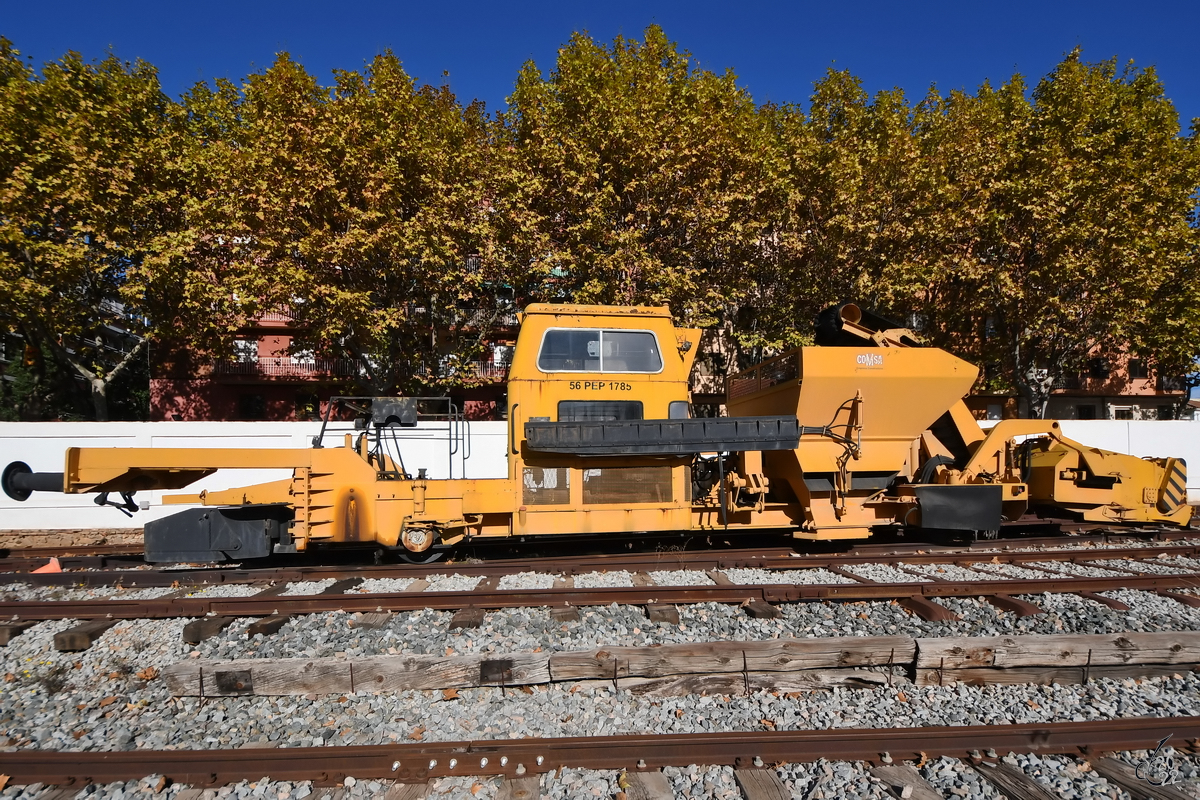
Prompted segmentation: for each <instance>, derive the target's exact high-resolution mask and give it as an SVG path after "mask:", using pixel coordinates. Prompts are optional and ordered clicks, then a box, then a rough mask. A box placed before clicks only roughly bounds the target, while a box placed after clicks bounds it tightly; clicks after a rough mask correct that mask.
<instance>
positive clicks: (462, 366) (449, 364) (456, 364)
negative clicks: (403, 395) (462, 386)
mask: <svg viewBox="0 0 1200 800" xmlns="http://www.w3.org/2000/svg"><path fill="white" fill-rule="evenodd" d="M508 367H509V365H508V364H506V363H503V362H501V363H499V364H497V363H496V361H495V360H494V359H484V360H481V361H456V360H452V359H446V360H444V361H443V362H442V363H441V364H440V365H439V367H438V370H437V374H436V375H435V374H434V373H433V371H432V370H430V369H429V368H428V367H426V366H421V367H418V368H417V370H416V372H415V373H414V374H415V375H416V377H418V378H422V379H426V380H429V379H442V380H461V381H471V382H484V383H503V382H504V381H506V380H508Z"/></svg>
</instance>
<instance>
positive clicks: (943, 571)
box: [909, 564, 1003, 581]
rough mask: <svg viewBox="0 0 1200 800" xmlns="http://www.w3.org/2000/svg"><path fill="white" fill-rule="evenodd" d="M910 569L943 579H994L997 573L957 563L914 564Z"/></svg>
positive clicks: (936, 578)
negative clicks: (978, 570) (989, 572)
mask: <svg viewBox="0 0 1200 800" xmlns="http://www.w3.org/2000/svg"><path fill="white" fill-rule="evenodd" d="M909 569H913V570H916V571H917V572H921V573H924V574H925V575H928V576H929V577H930V578H934V579H935V580H943V581H994V580H996V578H997V577H1001V578H1002V579H1003V576H996V575H989V574H987V573H986V572H976V571H975V570H972V569H967V568H966V567H960V566H958V565H957V564H912V565H910V566H909Z"/></svg>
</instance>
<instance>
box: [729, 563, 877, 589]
mask: <svg viewBox="0 0 1200 800" xmlns="http://www.w3.org/2000/svg"><path fill="white" fill-rule="evenodd" d="M722 572H724V573H725V575H726V577H728V578H729V580H731V581H733V582H734V583H740V584H760V583H786V584H793V585H809V586H812V585H820V584H829V583H854V582H855V581H854V580H853V579H851V578H846V577H844V576H842V575H838V574H837V573H836V572H830V571H829V570H827V569H821V568H820V567H817V568H807V569H786V570H780V569H751V568H733V569H726V570H722Z"/></svg>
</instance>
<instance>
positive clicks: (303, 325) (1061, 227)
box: [0, 27, 1200, 418]
mask: <svg viewBox="0 0 1200 800" xmlns="http://www.w3.org/2000/svg"><path fill="white" fill-rule="evenodd" d="M1198 187H1200V150H1198V148H1197V132H1196V130H1195V129H1194V128H1193V130H1192V131H1191V132H1190V133H1189V134H1184V133H1183V132H1182V131H1181V129H1180V124H1179V120H1178V117H1177V115H1176V112H1175V110H1174V108H1173V106H1172V105H1171V103H1170V101H1169V100H1168V99H1167V98H1166V97H1165V96H1164V94H1163V88H1162V86H1161V84H1160V83H1159V81H1158V79H1157V77H1156V75H1155V73H1154V71H1153V69H1137V68H1135V67H1134V66H1132V65H1128V66H1124V67H1121V66H1120V65H1118V64H1117V62H1116V61H1115V60H1114V61H1105V62H1101V63H1098V64H1089V63H1086V62H1085V61H1083V59H1082V57H1081V54H1080V53H1079V52H1078V51H1076V52H1073V53H1071V54H1069V55H1068V56H1067V57H1066V58H1065V59H1064V60H1063V61H1062V63H1061V64H1059V65H1058V66H1057V67H1056V68H1055V69H1054V70H1053V71H1052V72H1051V73H1050V74H1049V75H1047V76H1045V77H1044V78H1043V79H1041V80H1040V81H1038V82H1037V83H1036V85H1034V86H1033V88H1032V89H1030V86H1029V84H1027V82H1026V81H1025V79H1024V78H1023V77H1022V76H1020V75H1014V76H1011V77H1010V78H1008V79H1007V80H1006V81H1004V82H1003V83H1001V84H999V85H997V86H993V84H991V83H985V84H983V85H982V86H981V87H979V88H978V89H977V90H976V91H974V92H964V91H956V92H951V93H949V94H942V93H940V92H938V91H937V90H936V89H930V90H929V92H927V93H926V94H925V95H924V96H923V97H921V98H919V99H916V100H915V101H914V100H912V99H910V98H908V97H907V96H906V95H905V94H904V93H903V92H901V91H899V90H891V91H884V92H879V93H876V94H875V95H873V96H872V95H869V94H868V93H867V92H866V91H865V90H864V88H863V86H862V84H861V82H860V81H859V80H857V79H856V78H855V77H854V76H853V75H851V74H849V73H846V72H839V71H830V72H828V73H827V74H826V75H825V76H823V77H822V78H820V79H819V80H818V81H817V82H816V83H815V84H814V89H813V93H812V96H811V98H809V102H808V103H807V104H803V105H802V104H793V105H764V106H759V105H757V104H755V102H754V101H753V99H752V97H751V95H750V93H749V91H748V90H747V89H746V88H745V87H743V86H741V85H740V84H739V83H738V81H737V79H736V76H735V75H734V74H733V73H731V72H726V73H723V74H717V73H714V72H711V71H708V70H705V69H702V68H700V67H698V66H697V63H696V61H695V59H694V58H693V57H692V56H691V55H690V54H689V53H687V52H686V51H684V50H681V49H680V48H679V47H678V46H677V45H676V44H675V43H673V42H671V41H670V40H669V39H668V38H667V36H666V35H665V34H664V33H663V31H662V30H660V29H659V28H657V27H651V28H648V29H647V30H646V31H645V35H644V37H643V38H642V40H640V41H639V40H635V39H628V38H624V37H618V38H617V39H615V40H614V41H613V42H612V43H611V44H605V43H599V42H596V41H595V40H593V39H592V38H591V37H589V36H587V35H586V34H576V35H574V36H572V37H571V39H570V40H569V41H568V42H567V43H566V44H565V45H563V47H562V48H561V49H560V50H559V52H558V55H557V59H556V61H555V63H554V64H553V65H537V64H534V63H532V62H531V63H529V64H526V65H525V66H524V67H523V68H522V69H521V71H520V73H519V74H518V75H517V76H516V81H515V84H514V87H513V92H512V94H511V96H510V97H509V98H508V100H507V103H506V104H505V105H504V107H503V108H501V109H500V110H498V111H497V112H495V113H493V114H488V113H487V112H486V111H485V109H484V108H483V106H482V105H481V104H478V103H464V102H461V101H460V100H459V99H458V98H456V97H455V96H454V95H453V93H451V92H450V90H449V89H448V88H447V87H446V86H431V85H423V84H420V83H419V82H418V81H416V80H414V79H413V78H412V77H411V76H409V75H408V74H407V73H406V72H405V71H404V69H403V68H402V66H401V63H400V61H399V60H398V59H397V58H396V56H394V55H393V54H391V53H385V54H384V55H381V56H379V57H377V58H375V59H374V60H373V61H371V62H370V63H369V64H367V65H365V67H364V68H363V69H361V70H359V71H339V72H336V73H335V74H334V76H333V81H332V83H331V84H328V85H326V84H323V83H322V82H321V81H319V80H318V79H317V78H316V77H314V76H312V75H310V74H309V73H308V72H307V71H305V69H304V68H303V67H302V66H301V65H300V64H299V63H297V62H295V61H294V60H292V59H291V58H289V57H288V56H287V55H286V54H282V55H280V56H279V57H278V59H277V60H276V62H275V63H274V64H273V65H272V66H271V67H269V68H267V69H265V70H263V71H261V72H258V73H256V74H254V75H251V76H249V77H248V78H246V79H245V80H244V81H242V82H241V83H233V82H229V81H217V82H216V83H214V84H212V85H209V84H203V83H202V84H199V85H197V86H196V87H194V88H193V89H192V90H191V91H189V92H188V93H186V94H185V95H184V96H183V97H182V98H181V99H180V100H179V101H178V102H173V101H171V100H170V99H168V98H166V97H164V96H163V94H162V92H161V91H160V90H159V87H158V83H157V80H156V78H155V76H154V72H153V69H152V68H150V67H149V66H148V65H145V64H142V63H141V62H138V63H137V64H132V65H131V64H125V63H123V62H120V61H117V60H116V59H115V58H108V59H106V60H104V61H103V62H100V63H98V64H96V63H87V62H84V61H83V60H82V59H81V58H80V57H79V56H77V55H74V54H71V55H68V56H66V57H64V58H63V59H62V60H61V61H59V62H55V63H52V64H48V65H46V66H45V67H44V68H43V70H42V71H41V72H40V73H35V72H34V71H32V70H31V69H29V68H28V67H26V66H25V65H24V63H23V62H22V61H21V59H20V58H19V57H18V55H17V53H16V52H15V51H14V50H13V49H12V47H11V46H10V45H9V44H8V43H7V42H4V43H3V44H0V325H3V326H5V327H7V328H8V329H9V330H10V331H19V332H20V333H21V334H22V335H23V336H24V337H25V338H26V340H27V341H30V342H34V343H38V344H39V346H41V347H43V348H44V349H46V351H47V352H51V353H53V354H54V356H55V357H56V358H57V359H58V360H59V362H60V363H61V365H62V366H63V368H64V369H69V370H71V373H66V374H73V375H75V376H79V380H82V381H84V382H85V383H86V385H87V386H89V387H90V391H91V393H92V396H93V397H94V398H95V412H94V413H95V415H96V416H97V417H98V418H102V417H103V416H104V414H105V413H106V412H105V410H104V404H105V400H104V397H105V387H106V386H107V385H108V384H109V383H111V382H112V381H113V380H114V378H116V377H119V375H120V373H121V369H122V368H121V367H120V365H115V366H106V365H104V364H102V363H101V361H100V360H98V359H97V358H95V357H94V356H93V355H92V354H90V353H91V351H90V350H89V347H90V345H89V344H88V342H89V341H92V340H93V339H94V336H95V334H96V331H97V330H99V326H102V324H103V322H102V319H103V314H102V313H101V309H102V308H103V307H104V305H103V303H104V301H106V300H111V301H119V302H120V303H122V304H123V305H124V308H126V309H129V310H134V311H136V312H137V317H136V320H135V321H134V322H132V323H130V324H132V325H133V326H134V327H135V328H136V329H137V330H136V332H137V333H139V334H144V335H146V336H149V337H152V338H163V337H175V338H178V339H180V340H181V341H183V342H184V343H185V344H186V345H187V346H188V347H189V348H190V349H191V350H192V351H193V352H196V353H201V354H203V357H204V358H208V359H212V358H223V357H228V356H229V355H230V354H231V352H232V342H233V338H234V336H235V334H236V333H237V331H238V330H239V328H241V327H242V326H244V325H245V322H246V320H248V319H251V318H253V317H255V316H257V315H260V314H262V313H264V312H267V311H272V310H276V309H287V310H288V312H289V313H290V314H291V315H292V316H293V317H294V319H295V324H296V326H297V327H296V332H297V337H296V339H295V341H294V344H293V347H294V348H295V349H297V350H304V351H307V352H312V353H314V354H320V355H330V356H338V357H345V358H351V359H353V360H354V361H355V362H356V363H357V364H358V365H359V374H360V375H361V384H362V386H361V387H360V388H361V389H362V390H363V391H370V392H379V393H387V392H410V391H414V390H420V389H426V388H429V387H435V388H439V389H441V388H447V387H452V386H455V385H459V384H461V383H462V382H463V381H464V380H466V378H464V373H463V372H460V371H459V370H458V369H457V368H456V364H459V363H461V362H462V361H464V360H469V359H473V358H476V357H478V356H479V355H480V354H481V352H483V348H484V346H485V345H486V344H487V343H488V342H489V341H491V340H492V338H493V337H494V336H495V334H496V330H497V328H498V327H499V326H501V325H503V324H505V323H506V321H508V320H510V319H511V314H512V312H513V311H514V310H517V309H519V308H520V307H521V306H522V305H524V304H525V303H528V302H532V301H549V302H582V303H622V304H625V303H649V304H660V303H667V304H670V306H671V307H672V310H673V311H674V313H675V314H676V316H677V318H678V319H679V321H680V322H681V323H683V324H687V325H694V326H700V327H704V328H707V329H708V330H709V332H710V335H709V337H707V338H706V340H705V341H706V342H709V343H711V342H713V341H719V342H720V348H719V349H720V352H721V353H722V354H723V356H725V357H727V358H728V363H725V364H718V365H717V366H718V368H729V369H733V368H736V367H738V366H744V365H745V362H747V361H750V360H753V359H755V358H758V357H761V356H763V355H768V354H770V353H771V352H774V351H777V350H779V349H780V348H783V347H786V346H791V345H794V344H797V343H801V342H805V341H808V340H809V336H810V333H811V321H812V319H813V317H814V315H815V314H816V313H817V312H818V311H819V310H820V309H821V308H823V307H824V306H826V305H829V304H831V303H835V302H843V301H848V300H853V301H856V302H859V303H861V304H863V305H866V306H869V307H872V308H873V309H875V310H876V311H878V312H880V313H883V314H885V315H889V316H893V317H895V318H897V319H899V320H901V321H902V322H904V323H905V324H908V325H912V326H916V327H918V328H920V329H921V332H922V333H923V335H924V336H925V337H926V338H927V339H928V340H929V341H930V342H931V343H933V344H937V345H940V346H944V347H947V348H949V349H950V350H952V351H954V352H956V353H958V354H960V355H962V356H964V357H966V358H969V359H971V360H973V361H975V362H976V363H978V364H981V365H986V366H987V367H988V369H987V377H986V379H985V381H986V387H987V388H988V389H990V390H996V391H1016V392H1019V393H1020V394H1021V395H1022V396H1023V397H1024V398H1025V400H1026V401H1027V406H1028V408H1029V409H1030V411H1031V412H1032V413H1034V414H1040V413H1043V412H1044V409H1045V407H1046V401H1047V399H1048V397H1049V393H1050V391H1051V390H1052V388H1053V387H1054V386H1055V385H1056V384H1059V382H1061V381H1063V380H1064V379H1065V378H1067V377H1069V376H1070V375H1072V374H1073V373H1077V372H1079V371H1080V370H1081V369H1082V368H1083V366H1084V365H1085V364H1086V362H1087V361H1088V359H1090V358H1094V357H1096V356H1097V355H1099V356H1105V357H1109V356H1113V355H1115V354H1128V355H1132V356H1136V357H1139V358H1142V359H1145V360H1146V361H1148V362H1150V363H1151V364H1153V366H1154V367H1155V369H1156V370H1157V371H1158V373H1159V374H1160V375H1168V376H1178V375H1187V374H1192V373H1195V371H1196V370H1195V367H1194V361H1195V358H1196V356H1197V354H1200V281H1197V278H1198V277H1200V275H1198V274H1197V273H1198V272H1200V235H1198V232H1197V219H1196V204H1197V189H1198ZM135 355H136V354H135ZM465 374H469V373H465Z"/></svg>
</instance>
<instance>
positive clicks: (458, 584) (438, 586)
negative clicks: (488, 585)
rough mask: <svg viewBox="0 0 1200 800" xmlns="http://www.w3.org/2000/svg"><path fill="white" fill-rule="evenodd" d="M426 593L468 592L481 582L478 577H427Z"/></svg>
mask: <svg viewBox="0 0 1200 800" xmlns="http://www.w3.org/2000/svg"><path fill="white" fill-rule="evenodd" d="M425 580H427V581H429V587H428V588H426V589H425V591H427V592H469V591H472V590H473V589H474V588H475V587H476V586H478V585H479V582H480V581H481V580H483V578H482V577H480V576H478V575H429V576H428V577H426V578H425Z"/></svg>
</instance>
